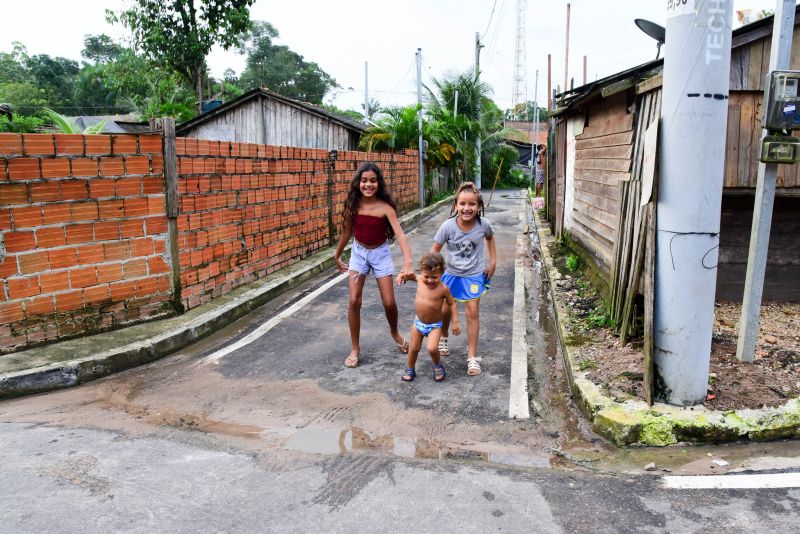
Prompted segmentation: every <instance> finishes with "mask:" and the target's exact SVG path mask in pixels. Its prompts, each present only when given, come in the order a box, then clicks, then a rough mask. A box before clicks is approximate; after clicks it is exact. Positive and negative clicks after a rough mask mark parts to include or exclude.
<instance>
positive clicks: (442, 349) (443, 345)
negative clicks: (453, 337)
mask: <svg viewBox="0 0 800 534" xmlns="http://www.w3.org/2000/svg"><path fill="white" fill-rule="evenodd" d="M449 355H450V349H449V348H447V338H446V337H442V338H439V356H449Z"/></svg>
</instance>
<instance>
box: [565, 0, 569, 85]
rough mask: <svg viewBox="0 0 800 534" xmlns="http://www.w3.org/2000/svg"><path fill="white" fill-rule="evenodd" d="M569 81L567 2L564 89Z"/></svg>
mask: <svg viewBox="0 0 800 534" xmlns="http://www.w3.org/2000/svg"><path fill="white" fill-rule="evenodd" d="M568 81H569V4H567V39H566V45H565V49H564V91H566V90H567V87H569V86H568V85H567V82H568Z"/></svg>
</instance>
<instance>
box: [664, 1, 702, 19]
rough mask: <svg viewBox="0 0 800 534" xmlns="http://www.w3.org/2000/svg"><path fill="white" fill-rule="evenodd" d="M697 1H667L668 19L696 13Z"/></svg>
mask: <svg viewBox="0 0 800 534" xmlns="http://www.w3.org/2000/svg"><path fill="white" fill-rule="evenodd" d="M694 4H695V0H667V18H670V17H678V16H680V15H691V14H692V13H694V11H695V10H694Z"/></svg>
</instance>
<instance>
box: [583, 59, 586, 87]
mask: <svg viewBox="0 0 800 534" xmlns="http://www.w3.org/2000/svg"><path fill="white" fill-rule="evenodd" d="M583 85H586V56H583Z"/></svg>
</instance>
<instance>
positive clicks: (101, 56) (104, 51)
mask: <svg viewBox="0 0 800 534" xmlns="http://www.w3.org/2000/svg"><path fill="white" fill-rule="evenodd" d="M124 52H125V47H123V46H121V45H119V44H117V43H115V42H114V40H113V39H111V37H109V36H108V35H106V34H104V33H103V34H100V35H84V36H83V50H82V51H81V55H82V56H83V57H85V58H86V59H89V60H91V61H94V62H95V63H110V62H112V61H115V60H116V59H117V58H118V57H119V56H120V55H121V54H123V53H124Z"/></svg>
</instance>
